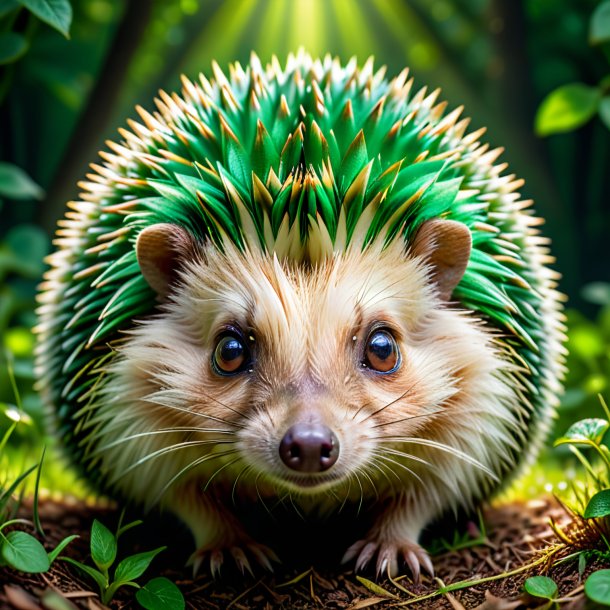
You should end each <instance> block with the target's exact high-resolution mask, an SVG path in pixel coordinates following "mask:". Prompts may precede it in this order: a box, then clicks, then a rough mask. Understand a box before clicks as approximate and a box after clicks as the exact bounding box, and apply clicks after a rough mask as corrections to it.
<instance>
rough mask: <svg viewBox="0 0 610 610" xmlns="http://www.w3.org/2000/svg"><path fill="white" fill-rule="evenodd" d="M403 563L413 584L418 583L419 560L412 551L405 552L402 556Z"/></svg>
mask: <svg viewBox="0 0 610 610" xmlns="http://www.w3.org/2000/svg"><path fill="white" fill-rule="evenodd" d="M404 558H405V562H406V564H407V565H408V566H409V569H410V570H411V574H412V575H413V582H419V560H418V558H417V555H416V554H415V553H414V552H413V551H407V552H406V553H405V554H404Z"/></svg>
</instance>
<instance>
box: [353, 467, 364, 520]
mask: <svg viewBox="0 0 610 610" xmlns="http://www.w3.org/2000/svg"><path fill="white" fill-rule="evenodd" d="M354 476H355V477H356V482H357V483H358V487H360V501H359V502H358V510H357V511H356V515H360V511H361V510H362V503H363V502H364V490H363V489H362V482H361V481H360V477H359V476H358V472H357V471H354Z"/></svg>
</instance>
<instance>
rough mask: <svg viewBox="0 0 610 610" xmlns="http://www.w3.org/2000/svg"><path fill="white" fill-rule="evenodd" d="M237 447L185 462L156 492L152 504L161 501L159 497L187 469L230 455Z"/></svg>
mask: <svg viewBox="0 0 610 610" xmlns="http://www.w3.org/2000/svg"><path fill="white" fill-rule="evenodd" d="M236 452H237V449H231V450H230V451H223V452H221V453H212V454H211V455H204V456H202V457H200V458H197V459H196V460H193V461H192V462H190V464H187V465H186V466H185V467H184V468H182V469H181V470H180V471H179V472H178V473H177V474H175V475H174V476H173V477H172V478H171V479H170V480H169V481H168V482H167V483H166V484H165V485H164V486H163V489H161V491H160V492H159V493H158V494H157V496H156V497H155V499H154V501H153V506H154V505H156V504H158V503H159V502H160V501H161V498H162V497H163V496H164V495H165V493H166V492H167V490H168V489H169V488H170V487H171V486H172V485H173V484H174V483H175V482H176V481H177V480H178V479H179V478H180V477H182V476H184V475H185V474H186V473H187V472H188V471H189V470H192V469H193V468H196V467H197V466H200V465H201V464H203V463H204V462H207V461H208V460H212V459H214V458H220V457H225V456H227V455H232V454H233V453H236Z"/></svg>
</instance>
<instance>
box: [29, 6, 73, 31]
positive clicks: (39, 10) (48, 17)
mask: <svg viewBox="0 0 610 610" xmlns="http://www.w3.org/2000/svg"><path fill="white" fill-rule="evenodd" d="M19 1H20V2H21V4H22V5H23V6H25V7H26V8H27V9H29V10H30V11H31V12H32V13H34V15H36V17H38V19H40V20H41V21H44V22H45V23H47V24H49V25H50V26H51V27H52V28H55V29H56V30H57V31H58V32H61V33H62V34H63V35H64V36H65V37H66V38H69V37H70V24H71V23H72V6H71V5H70V2H69V1H68V0H19Z"/></svg>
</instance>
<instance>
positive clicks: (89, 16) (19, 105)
mask: <svg viewBox="0 0 610 610" xmlns="http://www.w3.org/2000/svg"><path fill="white" fill-rule="evenodd" d="M50 6H55V7H60V8H61V10H59V11H56V12H55V13H52V14H50V13H49V12H48V10H46V9H48V8H49V7H50ZM609 6H610V1H609V0H603V1H601V2H599V1H598V0H514V1H511V2H507V1H504V0H435V2H433V3H431V2H428V1H427V0H205V1H204V0H138V1H137V2H136V1H135V0H134V1H131V2H128V1H127V0H122V1H115V0H71V1H68V0H53V1H52V2H51V0H0V213H1V216H0V218H1V221H0V337H1V345H2V352H3V353H2V354H0V404H3V405H5V407H3V408H4V409H5V410H6V409H8V408H9V407H7V406H6V405H12V404H14V396H13V391H12V388H11V386H10V383H9V382H8V377H7V374H6V357H5V355H4V351H5V350H8V352H9V353H10V354H12V358H13V359H14V367H15V375H16V377H17V383H18V386H19V388H20V390H21V393H22V398H23V408H24V410H25V411H26V412H27V413H29V414H30V415H31V417H32V420H33V422H34V423H33V425H31V426H22V427H21V428H23V429H22V430H21V431H19V430H17V431H16V432H15V434H13V435H12V436H11V443H12V444H13V445H15V446H17V445H20V446H31V447H35V448H36V447H39V445H40V444H41V442H42V439H43V437H44V432H43V429H42V413H41V407H40V401H39V399H38V397H37V395H36V392H35V390H34V387H33V381H34V373H33V367H32V350H33V344H34V340H33V336H32V332H31V328H32V326H33V325H34V323H35V315H34V295H35V290H36V285H37V283H38V282H39V281H40V277H41V273H42V270H43V268H44V265H43V264H42V259H43V257H44V255H45V254H46V253H47V252H48V251H49V250H50V248H51V235H52V233H53V230H54V227H55V224H56V221H57V219H58V218H59V217H60V216H61V215H62V214H63V212H64V206H65V202H66V201H67V200H69V199H71V198H75V197H77V196H78V187H77V182H78V180H79V179H81V178H82V177H83V176H84V175H85V173H86V171H87V164H88V163H89V162H92V161H96V152H97V151H98V150H99V149H100V148H102V147H103V146H104V140H105V139H106V138H108V137H111V138H113V139H116V138H117V135H116V127H117V126H120V125H123V124H124V122H125V119H126V117H130V116H131V117H134V116H135V113H134V111H133V107H134V105H135V104H136V103H141V104H142V105H144V106H145V107H146V108H148V109H151V108H152V107H153V103H152V98H153V97H154V95H155V94H156V92H157V90H158V89H159V88H161V87H163V88H167V89H170V90H171V89H175V88H178V87H179V76H180V74H181V73H186V74H187V75H189V76H191V77H196V75H197V73H198V72H199V71H204V72H209V71H210V62H211V61H212V60H213V59H216V60H217V61H218V62H219V63H220V65H221V66H223V67H224V66H226V65H227V63H228V62H229V61H234V60H240V61H242V62H244V61H247V60H248V57H249V54H250V52H251V50H255V51H256V52H257V53H258V54H259V55H260V56H261V59H262V60H263V61H267V60H269V59H270V57H271V55H272V54H276V55H278V57H279V58H280V60H281V61H283V59H284V58H285V56H286V54H287V53H288V52H289V51H294V50H296V49H297V48H298V47H299V46H304V47H305V48H306V50H308V51H309V52H311V53H312V54H324V53H326V52H330V53H331V54H333V55H339V56H340V57H341V58H342V59H343V60H347V59H348V58H349V57H350V56H352V55H357V56H358V58H359V59H360V61H364V59H365V58H366V57H367V56H368V55H370V54H374V55H375V56H376V59H377V61H378V63H380V64H387V66H388V73H389V74H390V75H391V74H395V73H397V72H398V71H400V70H401V69H402V68H403V67H404V66H405V65H409V66H410V67H411V68H412V70H413V75H414V77H415V79H416V84H417V85H420V86H423V85H429V86H430V87H433V88H434V87H437V86H441V87H442V88H443V93H442V95H443V97H445V98H446V99H448V101H449V102H450V104H451V105H453V106H456V105H458V104H461V103H463V104H464V105H465V107H466V114H467V115H468V116H471V117H472V118H473V121H472V124H471V126H472V128H473V129H475V128H478V127H481V126H484V125H486V126H487V127H488V134H487V136H486V138H487V139H488V141H489V142H490V143H491V144H492V145H503V146H505V147H506V153H505V155H504V157H503V158H504V160H506V161H508V162H509V163H510V166H511V170H513V171H515V172H516V173H517V174H519V175H521V176H523V177H524V178H526V185H525V187H524V188H523V195H524V197H533V198H534V199H535V201H536V208H537V211H538V213H540V214H541V215H542V216H544V217H545V218H546V219H547V227H546V229H545V233H548V234H549V235H550V236H551V237H552V239H553V248H552V249H553V253H554V254H556V256H557V257H558V263H557V268H558V269H559V270H560V271H561V272H562V273H563V275H564V280H563V282H562V285H561V288H562V289H563V290H564V291H565V292H566V293H567V294H568V295H569V297H570V308H571V309H570V310H569V313H568V324H569V328H570V339H569V348H570V350H571V355H570V357H569V361H568V378H567V384H566V385H567V392H566V396H565V398H564V399H563V402H562V410H561V411H562V414H561V417H562V421H561V422H560V426H562V427H563V428H565V427H566V425H565V424H566V423H569V422H570V421H572V420H573V419H574V418H576V417H582V416H583V414H584V413H586V412H588V411H589V410H594V409H595V408H596V405H597V403H596V398H595V395H596V393H597V392H600V391H601V392H607V384H608V383H609V382H610V299H608V298H607V294H608V289H607V284H604V282H608V281H610V271H609V269H610V266H609V265H608V256H607V247H606V241H607V234H608V232H609V231H610V172H608V167H610V131H609V130H608V128H607V125H608V115H609V114H610V101H609V96H608V89H609V86H610V84H609V81H608V78H607V76H608V74H609V68H608V59H609V58H610V53H609V45H610V8H609ZM45 10H46V12H45ZM539 109H540V110H539ZM537 114H538V119H536V116H537ZM541 117H542V118H541ZM604 123H605V124H604ZM535 126H537V130H538V133H539V134H545V135H547V134H548V137H545V138H544V139H541V138H540V137H539V136H538V135H536V133H535ZM567 130H569V131H567ZM559 132H563V133H559ZM591 282H601V284H599V283H598V284H596V285H591ZM583 286H589V287H588V288H587V289H585V290H584V291H583ZM604 295H606V296H604ZM3 413H4V411H2V409H0V434H2V431H3V430H6V429H7V427H8V426H10V425H11V424H10V419H9V418H8V417H6V416H5V415H3Z"/></svg>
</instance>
